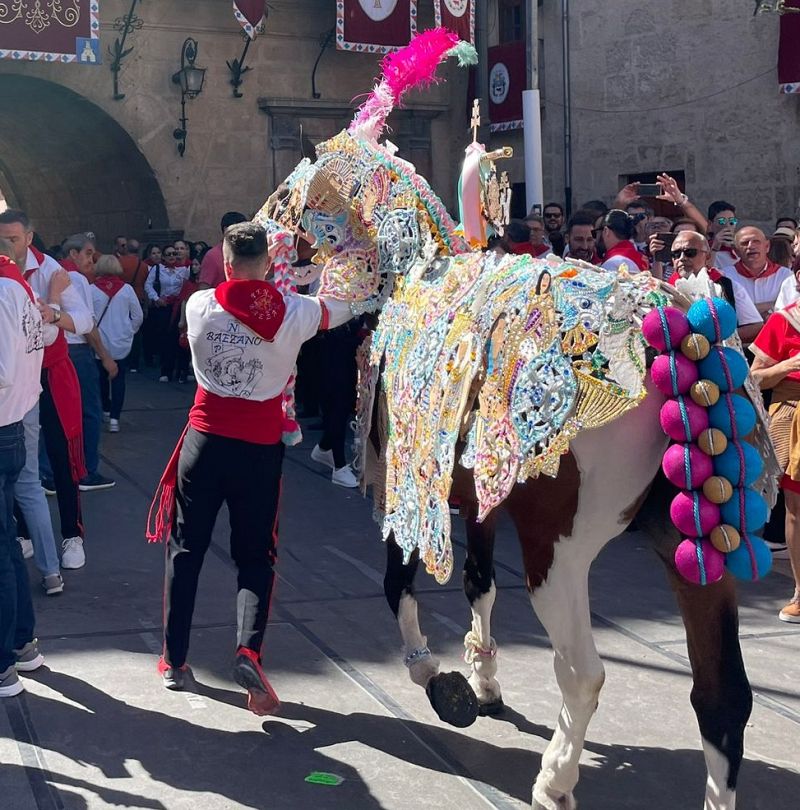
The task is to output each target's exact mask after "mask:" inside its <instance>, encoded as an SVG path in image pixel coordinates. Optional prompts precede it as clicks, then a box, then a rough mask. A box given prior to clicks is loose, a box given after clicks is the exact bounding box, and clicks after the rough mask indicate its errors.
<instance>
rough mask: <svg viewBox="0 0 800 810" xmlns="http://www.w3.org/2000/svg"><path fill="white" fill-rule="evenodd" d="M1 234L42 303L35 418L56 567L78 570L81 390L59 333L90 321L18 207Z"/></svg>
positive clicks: (1, 223)
mask: <svg viewBox="0 0 800 810" xmlns="http://www.w3.org/2000/svg"><path fill="white" fill-rule="evenodd" d="M0 237H2V238H4V239H7V240H8V241H9V242H10V243H11V246H12V248H13V250H14V258H15V261H16V263H17V266H18V267H21V268H22V267H24V268H25V270H24V273H23V275H24V277H25V280H26V281H27V282H28V284H29V285H30V286H31V288H32V290H33V293H34V295H35V296H36V298H37V299H38V301H39V302H40V303H41V305H42V307H41V312H42V319H43V320H44V322H45V326H44V345H45V350H44V361H43V363H42V374H41V385H42V395H41V397H40V399H39V420H40V422H41V426H42V432H43V434H44V440H45V447H46V448H47V455H48V456H49V458H50V462H51V464H52V467H53V475H54V479H55V485H56V494H57V496H58V511H59V514H60V517H61V534H62V536H63V538H64V540H63V542H62V549H63V552H62V556H61V567H62V568H82V567H83V566H84V565H85V563H86V555H85V552H84V548H83V535H84V530H83V518H82V515H81V504H80V495H79V491H78V482H79V481H80V480H81V478H83V477H84V476H85V475H86V467H85V463H84V459H83V428H82V420H81V391H80V384H79V383H78V376H77V374H76V373H75V367H74V366H73V365H72V361H71V360H70V359H69V352H68V350H67V341H66V340H65V337H64V333H65V331H67V332H73V333H75V334H78V335H85V334H88V333H89V332H91V331H92V328H93V326H94V319H93V317H92V313H91V312H90V311H89V310H88V309H87V308H86V305H85V304H84V302H83V300H82V298H81V296H80V294H79V293H78V292H77V290H76V289H75V287H74V286H73V285H72V282H71V279H70V276H69V273H67V271H66V270H64V269H63V268H62V267H61V266H60V265H59V264H58V262H57V261H55V259H51V258H50V257H49V256H46V255H44V254H43V253H40V252H39V251H38V250H36V249H35V248H33V247H31V241H32V239H33V228H32V227H31V222H30V220H29V219H28V216H27V215H26V214H25V213H24V212H23V211H19V210H16V209H8V210H7V211H4V212H3V213H1V214H0Z"/></svg>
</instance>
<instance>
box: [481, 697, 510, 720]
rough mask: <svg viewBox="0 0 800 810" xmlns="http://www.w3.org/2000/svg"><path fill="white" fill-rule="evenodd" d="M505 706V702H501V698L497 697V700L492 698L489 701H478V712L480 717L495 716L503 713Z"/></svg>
mask: <svg viewBox="0 0 800 810" xmlns="http://www.w3.org/2000/svg"><path fill="white" fill-rule="evenodd" d="M505 707H506V704H505V703H503V698H497V700H492V701H490V702H489V703H479V704H478V714H480V716H481V717H497V715H498V714H502V713H503V709H505Z"/></svg>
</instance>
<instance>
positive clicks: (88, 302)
mask: <svg viewBox="0 0 800 810" xmlns="http://www.w3.org/2000/svg"><path fill="white" fill-rule="evenodd" d="M69 277H70V280H71V281H72V286H73V287H74V288H75V292H77V293H78V295H79V296H80V297H81V302H82V303H83V305H84V306H85V307H86V309H88V310H89V312H91V313H92V327H94V302H93V300H92V287H91V285H90V284H89V282H88V281H87V279H86V276H84V275H83V273H81V272H79V271H78V270H70V271H69ZM89 331H90V332H91V329H90V330H89ZM64 336H65V337H66V339H67V343H69V345H70V346H86V345H87V344H86V338H85V337H84V336H83V335H80V334H73V333H72V332H65V333H64Z"/></svg>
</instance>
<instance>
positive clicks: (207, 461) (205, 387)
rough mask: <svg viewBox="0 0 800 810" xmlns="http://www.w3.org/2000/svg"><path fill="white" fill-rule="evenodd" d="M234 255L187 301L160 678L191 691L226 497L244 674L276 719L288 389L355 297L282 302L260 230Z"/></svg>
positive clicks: (230, 240)
mask: <svg viewBox="0 0 800 810" xmlns="http://www.w3.org/2000/svg"><path fill="white" fill-rule="evenodd" d="M224 251H225V254H224V255H225V270H226V274H227V275H228V278H229V280H228V281H225V282H223V283H222V284H220V285H219V286H217V287H216V288H215V289H210V290H201V291H200V292H196V293H195V294H194V295H193V296H192V297H191V298H190V299H189V301H188V303H187V305H186V320H187V324H188V336H189V344H190V346H191V351H192V362H193V366H194V370H195V375H196V377H197V384H198V388H197V396H196V397H195V403H194V407H193V408H192V409H191V411H190V413H189V426H188V428H187V430H186V433H185V438H184V439H183V440H182V443H181V445H180V451H179V453H177V452H176V454H173V457H172V460H171V462H170V465H169V466H168V468H167V471H166V472H165V474H164V476H163V477H162V479H161V486H163V488H164V491H163V493H162V496H161V499H160V501H159V502H158V503H159V505H158V508H157V509H156V512H155V514H156V515H157V517H159V518H160V521H161V522H160V524H158V525H157V526H156V530H155V533H148V539H151V540H154V539H155V540H157V539H161V536H162V534H165V533H166V531H167V530H171V533H170V540H169V549H168V554H167V576H166V594H165V600H164V604H165V608H166V614H165V616H166V621H165V636H164V638H165V644H164V650H165V653H164V657H163V658H162V659H161V661H160V662H159V671H160V672H161V674H162V678H163V681H164V685H165V686H166V687H167V688H168V689H182V688H183V685H184V678H185V675H184V673H185V671H186V656H187V652H188V648H189V636H190V632H191V623H192V613H193V610H194V602H195V594H196V591H197V583H198V578H199V576H200V569H201V567H202V564H203V558H204V556H205V553H206V551H207V549H208V546H209V543H210V542H211V532H212V530H213V528H214V523H215V521H216V518H217V514H218V512H219V510H220V508H221V506H222V504H223V502H225V503H227V505H228V511H229V513H230V524H231V538H230V544H231V545H230V548H231V556H232V557H233V560H234V562H235V563H236V567H237V570H238V578H237V579H238V595H237V617H238V628H237V651H236V658H235V662H234V678H235V680H236V681H237V683H239V684H240V685H241V686H243V687H244V688H245V689H247V690H248V694H249V698H248V706H249V708H250V709H251V710H252V711H253V712H255V713H256V714H271V713H273V712H274V711H276V710H277V708H278V707H279V705H280V704H279V702H278V698H277V696H276V695H275V692H274V691H273V689H272V687H271V686H270V684H269V681H268V680H267V678H266V676H265V675H264V673H263V670H262V668H261V646H262V642H263V639H264V631H265V630H266V626H267V617H268V613H269V603H270V598H271V594H272V586H273V579H274V572H273V565H274V563H275V560H276V555H277V549H276V543H277V517H278V506H279V495H280V484H281V468H282V464H283V444H282V441H281V433H282V429H283V411H282V394H283V390H284V388H285V387H286V383H287V381H288V379H289V376H290V375H291V374H292V371H293V369H294V366H295V363H296V361H297V353H298V351H299V350H300V347H301V345H302V344H303V342H304V341H306V340H308V339H309V338H311V337H313V336H314V335H315V334H316V333H317V331H319V330H320V329H327V328H333V327H335V326H339V325H341V324H343V323H346V322H347V321H348V320H350V319H351V317H352V313H351V311H350V307H349V305H348V304H347V303H346V302H343V301H336V300H332V299H328V298H325V299H323V298H315V297H312V296H301V295H295V294H290V295H286V296H283V295H282V294H281V293H280V292H279V291H278V290H277V289H276V288H275V287H274V286H273V285H272V284H270V283H269V282H267V281H265V275H266V273H267V269H268V266H269V257H268V255H267V240H266V233H265V231H264V229H263V228H262V227H261V226H260V225H257V224H255V223H253V222H246V223H242V224H239V225H233V226H231V227H230V228H229V229H228V230H227V231H226V233H225V242H224ZM173 492H174V496H173V495H172V494H170V493H173ZM154 506H155V504H154ZM173 509H174V512H175V517H174V520H172V512H173Z"/></svg>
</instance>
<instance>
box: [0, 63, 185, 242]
mask: <svg viewBox="0 0 800 810" xmlns="http://www.w3.org/2000/svg"><path fill="white" fill-rule="evenodd" d="M0 184H1V185H2V190H3V194H4V196H5V198H6V201H7V203H8V205H9V206H15V207H19V208H23V209H24V210H25V211H26V212H27V213H28V215H29V216H30V217H31V219H32V220H33V222H34V225H35V227H36V230H37V232H39V233H40V234H41V235H42V238H43V239H44V241H45V242H46V243H47V244H52V243H54V242H57V241H59V240H61V239H62V238H64V236H66V235H68V234H71V233H76V232H78V231H94V232H95V233H96V234H97V236H98V239H99V242H100V247H101V249H107V248H108V247H109V246H110V243H111V240H112V239H113V237H114V235H115V234H117V233H124V234H126V235H129V236H136V237H144V236H145V231H146V230H147V229H148V227H151V228H154V229H161V228H167V227H168V226H169V222H168V218H167V209H166V206H165V204H164V197H163V195H162V193H161V188H160V187H159V184H158V181H157V180H156V177H155V174H154V173H153V170H152V168H151V167H150V164H149V163H148V161H147V159H146V158H145V157H144V155H143V154H142V153H141V152H140V151H139V148H138V147H137V146H136V144H135V143H134V141H133V139H132V138H131V136H130V135H129V134H128V133H127V132H126V131H125V130H124V129H123V128H122V127H121V126H120V125H119V124H118V123H117V122H116V121H115V120H114V119H113V118H112V117H111V116H110V115H108V113H106V112H104V111H103V110H101V109H100V108H99V107H98V106H96V105H95V104H93V103H92V102H90V101H88V100H87V99H86V98H84V97H83V96H81V95H79V94H78V93H75V92H73V91H72V90H69V89H68V88H66V87H63V86H62V85H59V84H56V83H54V82H49V81H46V80H43V79H38V78H32V77H30V76H20V75H14V74H4V75H3V76H2V79H1V80H0Z"/></svg>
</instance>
